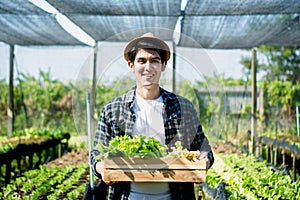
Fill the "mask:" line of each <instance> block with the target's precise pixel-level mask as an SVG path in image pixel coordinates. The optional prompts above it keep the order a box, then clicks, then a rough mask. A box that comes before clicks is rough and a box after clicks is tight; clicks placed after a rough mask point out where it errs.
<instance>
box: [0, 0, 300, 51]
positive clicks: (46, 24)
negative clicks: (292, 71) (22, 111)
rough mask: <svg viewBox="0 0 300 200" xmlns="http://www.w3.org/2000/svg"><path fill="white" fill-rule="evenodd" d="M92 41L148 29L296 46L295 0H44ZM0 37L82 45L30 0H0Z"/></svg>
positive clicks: (209, 40) (205, 43)
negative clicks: (183, 2)
mask: <svg viewBox="0 0 300 200" xmlns="http://www.w3.org/2000/svg"><path fill="white" fill-rule="evenodd" d="M47 2H48V3H49V4H51V5H52V6H54V7H55V8H56V9H57V10H58V11H59V12H60V13H62V14H63V15H65V16H67V17H68V18H69V19H71V20H72V21H73V22H74V23H75V24H77V25H78V26H79V27H80V28H81V29H82V30H84V31H85V32H86V33H88V34H89V35H90V36H91V37H92V38H94V40H95V41H126V42H127V41H129V40H130V39H132V38H134V37H137V36H140V35H141V34H143V33H145V32H148V31H151V32H153V33H154V34H155V35H156V36H157V37H160V38H162V39H164V40H168V41H173V40H174V38H173V34H174V31H175V27H176V23H177V21H178V20H181V25H182V27H181V39H180V40H179V42H178V44H177V46H181V47H201V48H212V49H240V48H251V47H254V46H258V45H262V44H265V45H274V46H300V25H299V24H300V21H299V13H300V1H299V0H264V1H261V0H243V1H240V0H189V1H188V3H187V6H186V7H185V10H181V1H180V0H147V1H139V0H122V1H120V0H110V1H101V0H47ZM0 41H2V42H5V43H8V44H12V45H84V44H83V43H82V42H80V41H79V40H77V39H76V38H75V37H73V36H72V35H71V34H69V33H68V32H67V31H65V30H64V29H63V28H62V27H61V26H60V24H59V23H58V22H57V19H56V17H55V14H50V13H47V12H45V11H43V10H41V9H40V8H38V7H36V6H35V5H33V4H31V3H30V2H29V1H25V0H9V1H8V0H0Z"/></svg>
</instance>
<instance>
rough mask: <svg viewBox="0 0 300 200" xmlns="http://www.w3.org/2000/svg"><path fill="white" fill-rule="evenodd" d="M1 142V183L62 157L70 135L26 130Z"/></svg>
mask: <svg viewBox="0 0 300 200" xmlns="http://www.w3.org/2000/svg"><path fill="white" fill-rule="evenodd" d="M18 134H19V136H18V137H17V136H16V137H13V138H10V139H7V140H3V141H1V142H0V147H1V148H0V170H1V176H0V185H2V184H3V183H6V184H7V183H9V182H10V180H11V178H12V177H18V176H20V175H21V174H22V173H23V172H24V171H27V170H30V169H35V168H37V167H38V166H39V165H40V164H44V163H47V162H49V161H50V160H53V159H55V158H58V157H60V156H61V155H62V154H63V152H64V151H66V150H67V149H68V140H69V139H70V135H69V134H67V133H62V132H60V131H59V132H57V131H51V132H50V131H47V130H40V131H32V130H24V131H23V132H22V133H18Z"/></svg>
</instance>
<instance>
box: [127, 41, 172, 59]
mask: <svg viewBox="0 0 300 200" xmlns="http://www.w3.org/2000/svg"><path fill="white" fill-rule="evenodd" d="M139 49H149V50H153V51H156V52H157V53H158V54H159V56H160V58H161V63H165V64H167V52H166V51H165V50H164V47H163V46H161V45H160V44H158V43H154V42H153V41H152V40H148V39H147V38H145V39H143V40H140V41H138V42H137V43H136V44H134V45H133V47H132V48H131V50H130V51H129V52H128V57H129V60H130V61H131V62H132V63H133V62H134V59H135V57H136V54H137V52H138V50H139Z"/></svg>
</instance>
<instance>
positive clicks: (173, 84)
mask: <svg viewBox="0 0 300 200" xmlns="http://www.w3.org/2000/svg"><path fill="white" fill-rule="evenodd" d="M172 92H174V93H175V92H176V44H175V42H174V41H173V70H172Z"/></svg>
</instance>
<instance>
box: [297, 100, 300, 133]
mask: <svg viewBox="0 0 300 200" xmlns="http://www.w3.org/2000/svg"><path fill="white" fill-rule="evenodd" d="M296 124H297V136H298V137H299V136H300V135H299V107H298V102H297V103H296Z"/></svg>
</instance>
